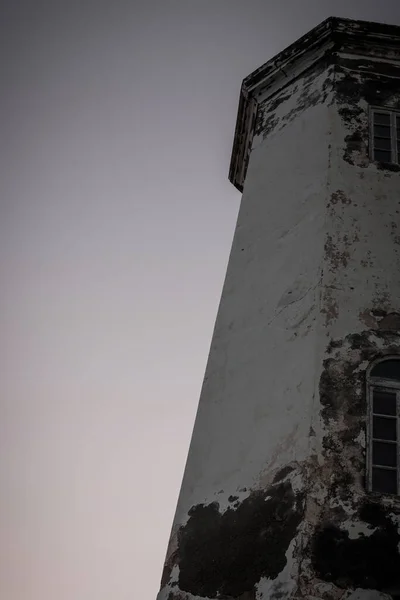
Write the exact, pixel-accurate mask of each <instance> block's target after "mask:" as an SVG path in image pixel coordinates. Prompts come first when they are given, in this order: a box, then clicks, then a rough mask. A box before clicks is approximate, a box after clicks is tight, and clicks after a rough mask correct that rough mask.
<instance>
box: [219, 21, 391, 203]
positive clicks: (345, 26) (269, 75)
mask: <svg viewBox="0 0 400 600" xmlns="http://www.w3.org/2000/svg"><path fill="white" fill-rule="evenodd" d="M347 47H348V48H350V49H353V52H354V48H358V53H361V54H364V55H365V56H369V55H370V53H371V49H373V50H374V51H375V54H379V49H382V50H383V49H387V48H388V47H393V48H395V47H397V50H398V51H400V27H399V26H394V25H385V24H382V23H370V22H367V21H354V20H350V19H339V18H336V17H330V18H329V19H326V20H325V21H323V22H322V23H321V24H320V25H318V26H317V27H315V28H314V29H312V30H311V31H310V32H309V33H307V34H306V35H304V36H303V37H301V38H300V39H298V40H297V41H296V42H294V43H293V44H291V45H290V46H289V47H288V48H286V49H285V50H283V51H282V52H280V53H279V54H277V55H276V56H274V57H273V58H272V59H271V60H269V61H268V62H266V63H265V64H264V65H262V66H261V67H260V68H258V69H256V70H255V71H254V72H253V73H251V75H249V76H248V77H246V78H245V79H244V80H243V83H242V87H241V90H240V98H239V108H238V113H237V119H236V129H235V135H234V140H233V148H232V156H231V163H230V168H229V181H230V182H231V183H233V185H234V186H235V187H236V188H237V189H238V190H239V191H241V192H242V191H243V185H244V181H245V178H246V171H247V164H248V160H249V156H250V150H251V145H252V140H253V135H254V129H255V124H256V116H257V106H258V97H259V95H260V93H261V92H262V93H263V96H264V98H265V95H268V89H269V88H271V87H272V85H273V86H274V87H273V92H272V91H271V95H272V93H275V92H276V91H277V90H278V89H282V87H284V86H285V85H287V84H288V83H289V82H290V81H291V80H292V79H293V75H292V76H290V73H291V72H292V73H293V71H294V67H296V66H298V65H301V62H302V61H304V64H305V65H306V66H307V68H308V67H309V66H310V62H309V61H307V58H308V57H309V56H310V57H312V55H313V54H314V56H315V59H314V60H318V59H319V58H321V55H322V54H324V53H331V54H333V53H334V52H337V51H339V50H343V49H346V48H347ZM368 49H369V50H368ZM318 50H319V51H320V52H319V53H318ZM350 51H351V50H350ZM311 64H312V62H311ZM296 76H298V71H297V75H296ZM280 80H281V81H282V85H281V87H279V84H280Z"/></svg>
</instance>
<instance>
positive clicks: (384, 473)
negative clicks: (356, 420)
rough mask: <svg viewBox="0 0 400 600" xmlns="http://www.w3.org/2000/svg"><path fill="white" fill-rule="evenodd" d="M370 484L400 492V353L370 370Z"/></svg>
mask: <svg viewBox="0 0 400 600" xmlns="http://www.w3.org/2000/svg"><path fill="white" fill-rule="evenodd" d="M367 383H368V397H369V398H368V399H369V419H368V488H369V490H370V491H372V492H380V493H382V494H397V495H400V461H399V458H400V357H399V358H397V357H395V358H393V357H391V358H387V359H385V360H382V361H380V362H378V363H376V364H375V365H373V366H372V368H371V369H370V371H369V374H368V381H367Z"/></svg>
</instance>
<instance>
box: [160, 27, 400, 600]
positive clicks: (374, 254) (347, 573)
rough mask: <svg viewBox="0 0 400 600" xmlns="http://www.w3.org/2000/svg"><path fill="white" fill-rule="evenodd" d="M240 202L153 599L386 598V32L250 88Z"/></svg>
mask: <svg viewBox="0 0 400 600" xmlns="http://www.w3.org/2000/svg"><path fill="white" fill-rule="evenodd" d="M229 178H230V181H231V182H232V183H233V185H235V186H236V187H237V188H238V189H239V190H240V191H242V192H243V198H242V203H241V208H240V212H239V217H238V222H237V227H236V231H235V236H234V240H233V246H232V251H231V255H230V260H229V265H228V271H227V275H226V280H225V284H224V288H223V293H222V298H221V303H220V307H219V311H218V316H217V320H216V325H215V330H214V334H213V339H212V343H211V350H210V355H209V360H208V364H207V369H206V374H205V379H204V384H203V388H202V392H201V398H200V403H199V408H198V413H197V417H196V422H195V427H194V432H193V437H192V441H191V445H190V450H189V455H188V459H187V464H186V469H185V474H184V479H183V484H182V489H181V492H180V496H179V501H178V506H177V510H176V515H175V520H174V524H173V528H172V533H171V539H170V543H169V548H168V552H167V557H166V562H165V568H164V573H163V578H162V583H161V591H160V593H159V596H158V598H159V600H202V599H221V600H222V599H225V600H232V599H235V600H261V599H262V600H273V599H274V600H278V599H279V600H285V599H287V598H296V599H300V598H306V599H310V600H320V599H321V600H340V599H343V600H344V599H346V600H347V599H351V600H362V599H365V600H377V599H383V598H399V597H400V553H399V548H400V533H399V532H400V456H399V454H400V27H393V26H389V25H382V24H377V23H365V22H359V21H350V20H344V19H336V18H330V19H328V20H326V21H324V22H323V23H322V24H321V25H319V26H318V27H316V28H315V29H313V30H312V31H311V32H310V33H308V34H307V35H305V36H304V37H302V38H301V39H300V40H298V41H297V42H295V43H294V44H293V45H291V46H290V47H289V48H287V49H286V50H284V51H283V52H281V53H280V54H279V55H278V56H276V57H275V58H273V59H272V60H270V61H269V62H267V63H266V64H265V65H264V66H262V67H260V68H259V69H258V70H257V71H255V72H254V73H252V74H251V75H250V76H249V77H247V78H246V79H245V80H244V82H243V85H242V88H241V94H240V101H239V111H238V117H237V124H236V133H235V138H234V144H233V153H232V160H231V167H230V174H229Z"/></svg>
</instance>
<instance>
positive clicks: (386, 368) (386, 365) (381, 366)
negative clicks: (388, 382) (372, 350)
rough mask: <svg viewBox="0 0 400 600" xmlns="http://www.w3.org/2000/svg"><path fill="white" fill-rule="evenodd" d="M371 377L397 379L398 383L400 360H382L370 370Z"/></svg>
mask: <svg viewBox="0 0 400 600" xmlns="http://www.w3.org/2000/svg"><path fill="white" fill-rule="evenodd" d="M371 377H382V378H383V379H397V381H400V360H396V359H394V358H389V360H383V361H382V362H380V363H378V364H377V365H376V366H375V367H374V368H373V369H372V371H371Z"/></svg>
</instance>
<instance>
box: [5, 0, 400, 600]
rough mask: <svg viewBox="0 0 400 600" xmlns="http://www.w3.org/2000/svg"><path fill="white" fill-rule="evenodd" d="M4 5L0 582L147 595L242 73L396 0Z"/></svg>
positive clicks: (199, 372) (23, 597)
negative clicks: (312, 32)
mask: <svg viewBox="0 0 400 600" xmlns="http://www.w3.org/2000/svg"><path fill="white" fill-rule="evenodd" d="M369 4H370V6H369V7H368V6H367V5H368V3H366V2H365V1H361V0H359V1H351V0H350V1H349V0H347V1H342V0H335V1H324V0H309V1H308V0H281V1H280V2H270V1H263V2H261V1H256V0H246V2H243V1H241V2H239V1H238V0H212V1H211V0H180V1H175V0H158V1H143V2H142V3H140V2H135V1H134V0H107V1H103V0H93V1H92V2H89V1H86V2H85V1H84V0H82V1H80V2H79V1H78V0H64V1H62V2H61V1H59V0H49V1H48V2H41V1H40V0H37V1H34V0H29V1H28V0H26V1H25V0H20V1H18V0H8V1H7V2H6V1H4V0H3V3H2V5H1V8H0V21H1V22H0V46H1V53H0V61H1V65H0V73H1V94H0V118H1V144H0V152H1V157H0V158H1V160H0V165H1V166H0V169H1V173H0V198H1V207H0V208H1V213H0V217H1V218H0V276H1V288H0V334H1V335H0V340H1V342H0V344H1V353H2V360H1V362H0V540H1V542H0V544H1V546H0V550H1V560H0V597H1V598H4V599H7V600H54V599H55V598H56V599H57V600H110V599H111V598H112V600H136V599H137V600H139V599H140V600H155V596H156V593H157V590H158V585H159V579H160V575H161V568H162V562H163V559H164V554H165V550H166V545H167V540H168V536H169V531H170V526H171V523H172V518H173V514H174V510H175V504H176V500H177V495H178V491H179V486H180V482H181V477H182V472H183V467H184V463H185V460H186V453H187V449H188V445H189V440H190V435H191V429H192V425H193V420H194V416H195V411H196V406H197V402H198V397H199V393H200V387H201V383H202V378H203V372H204V368H205V363H206V359H207V354H208V349H209V344H210V340H211V334H212V329H213V325H214V319H215V315H216V311H217V306H218V301H219V296H220V293H221V289H222V284H223V278H224V273H225V268H226V264H227V260H228V255H229V249H230V244H231V239H232V235H233V230H234V225H235V219H236V215H237V211H238V207H239V201H240V194H239V193H238V192H237V191H236V190H235V189H234V188H233V186H231V184H229V183H228V180H227V172H228V167H229V159H230V151H231V144H232V139H233V132H234V127H235V119H236V110H237V103H238V97H239V88H240V84H241V80H242V79H243V77H245V76H246V75H248V74H249V73H250V72H251V71H252V70H253V69H255V68H257V67H258V66H260V65H261V64H262V63H264V62H265V61H266V60H268V59H269V58H270V57H271V56H272V55H273V54H275V53H276V52H278V51H280V50H282V49H283V48H285V46H287V45H288V44H289V43H291V42H292V41H295V40H296V39H297V38H298V37H299V36H300V35H302V34H303V33H305V32H306V31H307V30H309V29H311V28H312V27H313V26H314V25H317V24H318V23H319V22H320V21H322V20H323V19H324V18H326V17H328V16H330V15H332V14H334V15H336V16H343V17H351V18H362V19H370V20H380V21H387V22H392V23H397V24H400V3H399V1H398V0H393V1H392V0H380V2H373V3H372V2H371V3H369Z"/></svg>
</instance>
